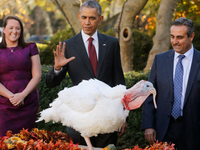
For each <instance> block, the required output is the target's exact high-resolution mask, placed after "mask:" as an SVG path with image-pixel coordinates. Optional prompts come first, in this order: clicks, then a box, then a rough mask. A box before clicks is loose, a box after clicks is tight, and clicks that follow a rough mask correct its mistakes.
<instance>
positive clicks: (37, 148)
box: [0, 128, 83, 150]
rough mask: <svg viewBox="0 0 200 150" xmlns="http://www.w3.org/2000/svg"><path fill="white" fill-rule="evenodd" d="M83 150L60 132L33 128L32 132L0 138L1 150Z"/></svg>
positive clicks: (10, 133) (8, 133) (22, 132)
mask: <svg viewBox="0 0 200 150" xmlns="http://www.w3.org/2000/svg"><path fill="white" fill-rule="evenodd" d="M9 149H12V150H83V149H82V148H79V147H78V144H73V141H72V139H71V138H70V137H69V136H68V135H67V134H65V133H62V132H60V131H56V132H51V131H49V132H47V131H46V130H38V129H37V128H33V129H32V130H31V131H28V130H25V129H23V130H21V131H20V133H18V134H12V131H7V133H6V136H4V137H0V150H9Z"/></svg>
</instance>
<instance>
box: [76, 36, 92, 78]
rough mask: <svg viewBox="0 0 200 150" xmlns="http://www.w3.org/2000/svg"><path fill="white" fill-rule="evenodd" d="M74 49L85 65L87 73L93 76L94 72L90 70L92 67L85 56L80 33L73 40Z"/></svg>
mask: <svg viewBox="0 0 200 150" xmlns="http://www.w3.org/2000/svg"><path fill="white" fill-rule="evenodd" d="M74 49H75V50H76V52H77V54H78V55H79V57H80V58H81V60H82V61H83V63H84V64H85V66H86V68H87V69H88V70H89V72H90V73H91V74H92V76H94V72H93V69H92V66H91V63H90V59H89V57H88V55H87V52H86V49H85V45H84V43H83V39H82V36H81V33H79V34H78V35H77V37H76V38H75V40H74Z"/></svg>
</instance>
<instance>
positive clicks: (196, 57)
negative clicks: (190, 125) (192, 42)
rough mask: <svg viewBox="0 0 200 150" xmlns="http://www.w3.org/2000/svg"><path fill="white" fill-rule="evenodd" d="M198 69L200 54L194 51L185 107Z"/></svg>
mask: <svg viewBox="0 0 200 150" xmlns="http://www.w3.org/2000/svg"><path fill="white" fill-rule="evenodd" d="M199 67H200V52H198V51H197V50H195V49H194V54H193V60H192V65H191V69H190V74H189V79H188V84H187V89H186V94H185V100H184V105H185V103H186V101H187V100H188V96H189V93H190V91H191V88H192V85H193V83H194V79H195V77H196V74H197V72H198V70H199Z"/></svg>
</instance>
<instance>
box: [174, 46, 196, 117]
mask: <svg viewBox="0 0 200 150" xmlns="http://www.w3.org/2000/svg"><path fill="white" fill-rule="evenodd" d="M193 54H194V48H193V45H192V47H191V49H190V50H189V51H187V52H186V53H185V54H184V55H185V57H184V58H183V60H182V64H183V85H182V87H183V88H182V96H181V115H183V104H184V100H185V93H186V88H187V83H188V78H189V73H190V69H191V64H192V59H193ZM179 55H180V54H179V53H177V52H175V55H174V72H173V78H174V77H175V69H176V64H177V62H178V60H179V58H178V56H179Z"/></svg>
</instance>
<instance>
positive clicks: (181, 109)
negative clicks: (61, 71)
mask: <svg viewBox="0 0 200 150" xmlns="http://www.w3.org/2000/svg"><path fill="white" fill-rule="evenodd" d="M170 32H171V33H170V34H171V44H172V47H173V49H172V50H169V51H167V52H164V53H161V54H157V55H156V56H155V58H154V62H153V65H152V69H151V73H150V76H149V81H150V82H152V83H153V85H154V87H155V88H156V90H157V97H156V103H157V107H158V108H157V109H155V108H154V105H153V101H152V97H149V98H148V99H147V100H146V101H145V102H144V104H143V118H142V129H143V130H145V133H144V134H145V139H146V140H147V141H148V142H149V143H150V144H153V143H154V142H155V141H156V140H158V141H163V142H168V143H170V142H171V143H174V144H175V148H177V150H195V149H199V147H200V142H199V141H200V94H199V91H200V52H199V51H197V50H196V49H195V48H194V47H193V44H192V41H193V39H194V36H195V33H194V26H193V22H192V21H191V20H189V19H187V18H183V17H181V18H179V19H177V20H175V21H174V22H173V23H172V26H171V29H170Z"/></svg>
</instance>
